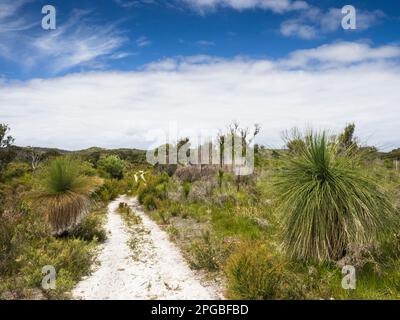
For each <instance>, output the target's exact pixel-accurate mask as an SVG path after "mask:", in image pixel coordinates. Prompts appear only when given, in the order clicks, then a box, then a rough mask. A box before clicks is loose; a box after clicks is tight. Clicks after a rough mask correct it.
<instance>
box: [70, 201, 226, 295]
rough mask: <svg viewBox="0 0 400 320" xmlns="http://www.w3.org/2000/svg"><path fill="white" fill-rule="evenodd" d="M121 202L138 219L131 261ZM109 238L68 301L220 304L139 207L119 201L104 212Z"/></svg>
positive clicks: (213, 292)
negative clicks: (94, 267) (212, 301)
mask: <svg viewBox="0 0 400 320" xmlns="http://www.w3.org/2000/svg"><path fill="white" fill-rule="evenodd" d="M120 202H126V203H128V204H129V206H131V207H133V209H134V212H135V213H136V214H137V215H139V216H140V217H141V218H142V223H141V226H140V229H142V231H143V230H144V231H145V232H141V233H140V234H141V237H140V241H138V250H137V252H138V253H137V257H136V258H137V259H133V258H132V255H133V253H132V250H131V248H130V247H129V246H128V241H129V240H130V239H131V238H132V235H131V234H130V233H129V230H128V228H127V227H126V226H125V224H124V222H123V220H122V218H121V217H120V215H119V214H118V212H117V208H118V204H119V203H120ZM107 219H108V221H107V223H106V225H105V228H106V230H107V231H108V232H109V234H108V239H107V241H106V242H105V243H104V244H103V247H102V249H101V253H100V254H99V257H98V260H99V263H100V265H99V266H98V267H97V270H95V271H94V272H93V273H92V274H91V275H90V276H88V277H86V278H84V279H83V280H82V281H81V282H80V283H78V285H77V286H76V287H75V289H74V290H73V291H72V295H73V297H74V298H75V299H87V300H105V299H111V300H120V299H124V300H134V299H144V300H147V299H158V300H164V299H172V300H174V299H179V300H180V299H183V300H185V299H207V300H208V299H221V298H222V297H221V295H220V293H218V292H217V291H219V290H216V289H215V288H213V287H210V286H205V285H203V284H202V283H201V282H200V280H199V277H198V276H197V275H196V274H195V273H194V272H193V271H192V270H191V269H190V268H189V266H188V265H187V263H186V261H185V260H184V258H183V257H182V255H181V253H180V251H179V249H178V248H177V247H176V246H175V245H174V244H173V243H172V242H171V241H170V240H169V239H168V235H167V233H166V232H164V231H163V230H161V229H160V228H159V226H158V225H157V224H156V223H155V222H153V221H152V220H151V219H150V218H149V217H148V216H147V215H146V214H145V213H144V212H143V210H142V209H141V208H140V207H139V206H138V203H137V200H136V198H129V197H126V196H121V197H119V198H118V199H116V200H115V201H113V202H111V203H110V205H109V207H108V217H107Z"/></svg>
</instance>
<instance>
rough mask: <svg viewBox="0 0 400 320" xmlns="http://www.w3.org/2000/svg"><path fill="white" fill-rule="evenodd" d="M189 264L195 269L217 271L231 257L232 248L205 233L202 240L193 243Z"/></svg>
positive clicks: (208, 232)
mask: <svg viewBox="0 0 400 320" xmlns="http://www.w3.org/2000/svg"><path fill="white" fill-rule="evenodd" d="M189 252H190V256H189V263H190V266H191V267H192V268H193V269H205V270H208V271H217V270H219V269H220V268H221V265H222V264H223V262H224V261H225V259H226V257H227V256H228V255H229V252H230V246H229V244H227V245H224V243H223V242H222V241H221V240H220V239H217V238H216V237H214V236H213V235H212V234H211V233H210V231H208V230H207V231H205V232H203V234H202V238H201V239H200V240H195V241H193V242H192V243H191V246H190V249H189Z"/></svg>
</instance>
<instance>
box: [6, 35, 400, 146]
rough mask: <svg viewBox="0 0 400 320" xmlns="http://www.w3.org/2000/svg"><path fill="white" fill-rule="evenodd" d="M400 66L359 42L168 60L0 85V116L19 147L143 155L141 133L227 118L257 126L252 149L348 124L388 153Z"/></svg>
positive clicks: (213, 125) (394, 53) (389, 50)
mask: <svg viewBox="0 0 400 320" xmlns="http://www.w3.org/2000/svg"><path fill="white" fill-rule="evenodd" d="M399 59H400V47H399V46H373V45H371V44H366V43H358V42H357V43H352V42H344V43H332V44H328V45H325V46H320V47H317V48H313V49H308V50H298V51H294V52H292V53H291V54H289V55H288V56H287V57H286V58H285V59H280V60H267V59H257V60H256V59H250V58H243V57H237V58H233V59H224V58H215V57H209V56H204V55H203V56H194V57H180V58H174V59H172V58H170V59H166V60H161V61H159V62H157V63H152V64H151V65H148V66H147V67H146V68H144V69H143V70H140V71H137V72H96V73H93V72H89V73H80V74H72V75H67V76H62V77H57V78H52V79H45V80H32V81H27V82H18V83H3V84H2V85H1V86H0V106H1V108H0V118H1V119H2V121H4V122H7V123H9V124H10V126H11V127H12V129H13V132H12V133H13V135H14V136H15V137H16V138H17V143H18V144H20V145H43V146H44V145H48V146H54V147H63V148H69V149H80V148H84V147H90V146H93V145H99V146H102V147H121V146H126V147H141V148H144V147H147V146H148V145H149V143H150V142H149V141H146V140H145V139H146V137H148V133H149V130H151V129H154V128H163V129H167V128H168V122H169V121H177V122H178V127H179V129H180V133H182V136H183V135H189V133H190V132H191V133H193V131H190V130H191V129H197V130H201V131H204V132H207V133H209V134H211V133H213V132H214V131H215V130H216V129H218V128H223V127H224V126H225V125H226V124H227V123H229V122H230V121H231V120H232V119H240V121H241V122H242V123H243V124H244V125H251V124H252V123H254V122H257V123H261V124H262V126H263V130H262V134H260V136H259V140H258V142H259V143H263V144H266V145H269V146H276V147H280V146H282V142H281V140H280V132H281V131H282V130H284V129H288V128H290V127H292V126H299V127H303V126H306V125H313V126H316V127H318V128H330V129H332V130H339V129H341V128H342V126H343V125H344V124H346V123H348V122H350V121H355V122H356V124H357V127H358V130H359V131H358V134H359V135H360V136H361V137H364V138H366V137H368V138H369V141H368V142H369V143H372V144H376V145H378V146H379V147H385V148H386V149H390V148H394V147H398V146H399V144H400V140H399V136H400V128H399V125H398V124H399V122H400V115H399V113H398V110H397V105H398V101H400V91H399V90H398V88H399V87H400V62H399ZM377 110H379V112H377ZM105 124H106V125H105ZM60 128H62V130H60ZM186 133H188V134H186Z"/></svg>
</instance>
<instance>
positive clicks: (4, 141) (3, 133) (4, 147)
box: [0, 124, 15, 175]
mask: <svg viewBox="0 0 400 320" xmlns="http://www.w3.org/2000/svg"><path fill="white" fill-rule="evenodd" d="M9 130H10V128H9V127H8V125H6V124H0V175H1V174H2V173H3V172H4V170H5V168H6V167H7V165H8V164H9V163H10V162H11V161H12V160H13V159H14V156H15V153H14V151H13V150H12V149H11V146H12V144H13V143H14V138H13V137H12V136H10V135H7V134H8V132H9Z"/></svg>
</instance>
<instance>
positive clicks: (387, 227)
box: [276, 131, 397, 261]
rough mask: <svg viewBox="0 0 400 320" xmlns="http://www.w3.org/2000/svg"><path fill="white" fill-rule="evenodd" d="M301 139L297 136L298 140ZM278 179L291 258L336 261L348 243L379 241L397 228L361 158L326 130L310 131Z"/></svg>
mask: <svg viewBox="0 0 400 320" xmlns="http://www.w3.org/2000/svg"><path fill="white" fill-rule="evenodd" d="M297 138H298V137H297ZM302 139H303V142H304V143H303V144H301V146H302V147H301V148H299V149H298V150H297V152H296V153H290V154H289V155H287V156H286V157H285V158H284V159H283V160H282V161H283V163H282V167H281V168H280V172H279V174H278V176H277V179H276V187H277V189H278V191H279V194H280V203H281V205H282V207H281V212H282V215H283V220H282V221H283V224H284V228H283V230H284V231H283V232H284V246H285V248H286V249H287V251H288V253H289V254H290V255H291V256H292V258H296V259H302V260H313V261H332V260H333V261H335V260H338V259H340V258H342V257H343V256H344V255H345V253H346V249H347V247H348V245H349V244H351V243H357V244H366V243H376V241H379V240H380V238H383V237H385V235H387V234H388V233H389V232H391V231H392V230H393V228H395V225H396V224H395V223H394V222H395V221H397V218H396V216H395V210H394V208H393V205H392V203H391V201H390V199H389V197H388V195H387V194H386V193H385V192H384V191H383V190H382V188H381V187H380V185H379V184H378V183H377V182H376V180H375V179H374V178H373V177H372V176H371V175H370V174H369V173H368V171H367V170H366V169H365V168H363V166H362V164H361V161H360V160H359V157H358V156H357V155H356V154H355V152H352V150H350V149H347V150H346V151H343V152H338V148H340V142H339V141H338V140H337V139H335V138H331V137H328V135H327V134H326V133H325V132H322V133H315V132H311V131H310V132H308V133H307V134H306V135H305V136H304V137H302Z"/></svg>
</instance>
